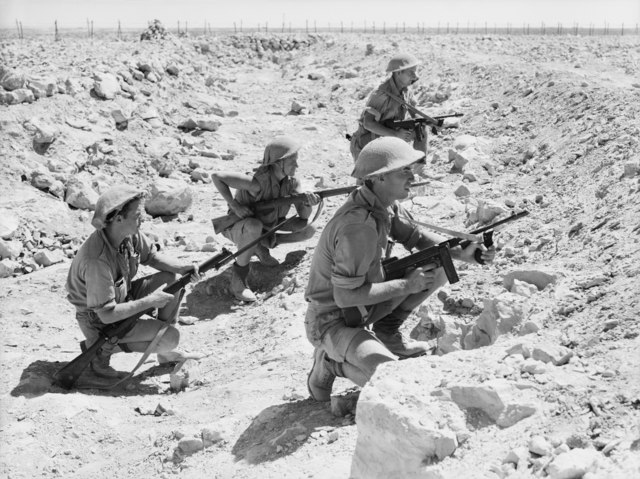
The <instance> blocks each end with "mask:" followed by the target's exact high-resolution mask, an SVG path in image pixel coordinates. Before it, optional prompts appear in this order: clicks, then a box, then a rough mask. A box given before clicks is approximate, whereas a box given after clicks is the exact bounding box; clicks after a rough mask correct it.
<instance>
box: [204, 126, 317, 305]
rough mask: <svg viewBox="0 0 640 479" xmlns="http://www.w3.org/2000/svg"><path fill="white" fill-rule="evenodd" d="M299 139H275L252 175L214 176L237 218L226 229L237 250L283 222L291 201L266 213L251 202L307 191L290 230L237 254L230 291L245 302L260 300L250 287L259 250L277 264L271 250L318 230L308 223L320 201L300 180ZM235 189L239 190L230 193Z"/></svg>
mask: <svg viewBox="0 0 640 479" xmlns="http://www.w3.org/2000/svg"><path fill="white" fill-rule="evenodd" d="M300 147H301V145H300V143H298V142H297V141H296V140H294V139H293V138H291V137H287V136H280V137H276V138H274V139H273V140H272V141H271V142H270V143H269V144H268V145H267V146H266V148H265V150H264V156H263V159H262V166H260V167H259V168H258V169H257V170H256V172H255V173H254V175H253V176H249V175H245V174H242V173H236V172H234V171H220V172H217V173H214V174H213V175H212V178H213V184H214V185H215V187H216V188H217V189H218V191H219V192H220V194H221V195H222V197H223V198H224V199H225V201H226V202H227V204H228V205H229V215H231V216H232V218H233V219H234V221H232V223H231V224H230V225H229V226H226V227H225V229H223V230H222V231H221V233H222V235H223V236H224V237H226V238H227V239H229V240H231V241H233V242H234V243H235V244H236V246H237V247H238V248H242V247H243V246H246V245H247V244H249V243H250V242H252V241H253V240H255V239H257V238H258V237H260V235H262V233H263V232H264V231H267V230H269V229H271V228H273V227H274V226H275V225H276V224H278V223H279V222H281V221H282V220H283V219H284V218H285V217H286V216H287V213H288V212H289V209H290V208H291V205H286V206H280V207H276V208H273V209H270V210H267V211H259V212H254V211H253V210H252V209H251V205H252V204H253V203H256V202H257V201H263V200H272V199H276V198H281V197H283V196H289V195H292V194H305V195H306V197H307V198H306V200H305V201H304V202H303V203H296V205H295V208H296V211H297V213H298V218H297V219H296V220H295V221H293V222H292V223H290V224H289V226H288V227H287V229H288V230H289V231H291V234H276V235H274V236H272V237H271V238H269V239H268V240H265V241H264V242H263V243H259V244H258V245H257V246H256V247H255V248H253V249H251V250H249V251H247V252H246V253H243V254H241V255H240V256H238V257H237V258H236V261H235V262H234V263H233V267H232V276H231V286H230V289H231V292H232V293H233V295H234V296H235V297H236V298H237V299H239V300H241V301H255V300H256V296H255V294H254V293H253V291H251V289H249V287H248V285H247V277H248V275H249V268H250V264H249V262H250V260H251V257H252V256H253V255H254V254H255V255H256V256H257V257H258V259H259V260H260V262H261V263H262V264H264V265H266V266H277V265H278V260H277V259H275V258H274V257H273V256H271V253H270V252H269V249H270V248H274V247H275V246H276V245H277V244H278V243H293V242H297V241H304V240H306V239H309V238H311V237H312V236H313V234H314V233H315V228H314V227H313V226H311V225H310V224H308V221H307V220H308V218H309V215H310V214H311V211H312V209H313V208H312V207H313V205H316V204H318V203H319V202H320V197H319V196H318V195H316V194H315V193H311V192H303V191H302V190H301V184H300V180H299V179H298V178H297V177H296V176H295V173H296V170H297V168H298V151H299V150H300ZM231 188H234V189H236V190H237V191H236V194H235V196H233V195H232V194H231Z"/></svg>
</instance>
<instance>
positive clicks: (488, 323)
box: [464, 293, 530, 349]
mask: <svg viewBox="0 0 640 479" xmlns="http://www.w3.org/2000/svg"><path fill="white" fill-rule="evenodd" d="M529 311H530V305H529V303H528V302H527V301H526V298H523V297H522V296H517V295H515V294H513V293H502V294H500V295H499V296H497V297H496V298H494V299H490V300H485V302H484V309H483V311H482V313H481V314H480V316H479V317H478V319H477V320H476V323H475V324H474V325H473V327H472V328H471V331H470V332H469V334H467V335H466V336H465V338H464V347H465V349H475V348H479V347H482V346H488V345H490V344H493V343H494V342H495V340H496V339H497V338H498V336H499V335H501V334H506V333H509V332H512V331H514V330H515V331H517V329H519V327H520V326H521V325H522V324H523V322H524V321H525V320H526V318H527V317H528V315H529Z"/></svg>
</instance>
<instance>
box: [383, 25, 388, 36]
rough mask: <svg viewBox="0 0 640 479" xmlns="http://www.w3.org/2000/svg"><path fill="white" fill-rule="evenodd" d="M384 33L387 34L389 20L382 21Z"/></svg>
mask: <svg viewBox="0 0 640 479" xmlns="http://www.w3.org/2000/svg"><path fill="white" fill-rule="evenodd" d="M382 34H383V35H386V34H387V22H382Z"/></svg>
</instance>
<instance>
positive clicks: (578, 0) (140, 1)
mask: <svg viewBox="0 0 640 479" xmlns="http://www.w3.org/2000/svg"><path fill="white" fill-rule="evenodd" d="M233 6H234V8H233V9H231V8H230V7H229V3H227V2H226V1H222V0H182V1H180V2H176V1H174V0H0V29H3V30H5V29H14V30H15V28H16V21H17V22H21V23H22V27H23V30H27V29H28V30H34V29H35V30H42V29H44V30H46V29H49V28H51V29H53V25H54V21H56V20H57V23H58V28H59V29H86V26H87V21H89V22H91V21H93V25H94V30H97V29H117V26H118V21H119V22H120V25H121V28H122V29H123V30H125V29H126V30H132V29H143V28H146V27H147V25H148V23H149V22H151V21H153V20H154V19H158V20H160V21H161V22H162V24H163V25H164V26H165V28H170V29H174V28H177V22H178V21H179V22H180V23H181V25H184V24H185V23H186V24H187V25H189V26H190V27H191V28H193V29H194V30H197V29H200V30H203V29H204V26H205V24H206V25H209V26H210V27H211V29H216V30H217V29H233V28H234V23H235V27H236V28H238V29H239V28H240V25H241V24H242V27H243V29H247V30H256V29H257V28H258V27H260V29H264V28H265V27H266V26H267V25H268V28H269V30H270V31H273V32H276V31H278V30H282V28H283V26H284V28H285V29H288V28H289V26H291V28H292V29H296V30H300V29H304V28H305V27H306V26H307V25H308V27H309V29H312V28H314V27H315V28H318V29H319V30H320V29H322V30H326V29H327V28H328V27H329V26H330V27H331V28H332V29H333V30H336V29H339V28H340V23H341V22H342V25H343V28H344V29H345V30H346V29H347V28H349V29H350V28H351V25H352V24H353V28H354V29H358V30H362V29H363V27H364V26H365V25H366V27H367V29H372V28H373V26H374V24H375V27H376V30H382V28H383V25H384V26H385V27H386V28H387V30H395V27H396V25H398V26H399V28H402V25H403V24H404V25H405V27H406V28H407V29H408V28H413V29H415V28H416V27H417V26H418V25H419V26H421V27H422V26H424V27H425V28H435V27H437V26H438V25H440V27H441V28H446V26H447V24H448V25H449V28H451V29H453V28H456V27H458V28H459V29H460V30H462V29H466V28H471V27H473V26H475V27H476V28H480V27H481V26H482V27H484V25H485V23H486V24H487V26H488V27H490V28H494V27H497V28H506V27H511V28H513V29H517V28H520V29H522V27H523V26H524V25H529V26H530V27H538V26H540V25H542V23H544V24H545V26H546V27H548V28H552V27H555V26H557V25H558V24H562V25H563V28H566V29H569V28H572V27H574V26H575V25H576V24H578V25H579V26H580V27H581V28H588V27H590V26H594V27H595V28H602V27H604V26H605V25H608V26H609V27H610V28H611V29H620V28H621V27H622V26H623V25H624V27H625V30H632V29H634V28H636V26H637V25H638V24H640V1H639V0H608V1H602V0H395V1H394V2H393V3H392V4H390V3H389V2H387V1H386V0H234V1H233Z"/></svg>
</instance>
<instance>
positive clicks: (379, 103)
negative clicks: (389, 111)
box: [364, 90, 388, 121]
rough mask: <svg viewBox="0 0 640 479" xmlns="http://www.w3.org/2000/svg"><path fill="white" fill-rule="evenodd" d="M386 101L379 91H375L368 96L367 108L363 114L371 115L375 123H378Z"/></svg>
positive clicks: (385, 97)
mask: <svg viewBox="0 0 640 479" xmlns="http://www.w3.org/2000/svg"><path fill="white" fill-rule="evenodd" d="M387 101H388V100H387V96H386V95H385V94H384V93H383V92H382V91H381V90H375V91H373V92H372V93H371V95H370V96H369V100H368V101H367V106H366V107H365V109H364V111H365V113H370V114H371V115H373V117H374V119H375V120H376V121H380V118H382V114H383V113H384V110H385V104H386V102H387Z"/></svg>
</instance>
